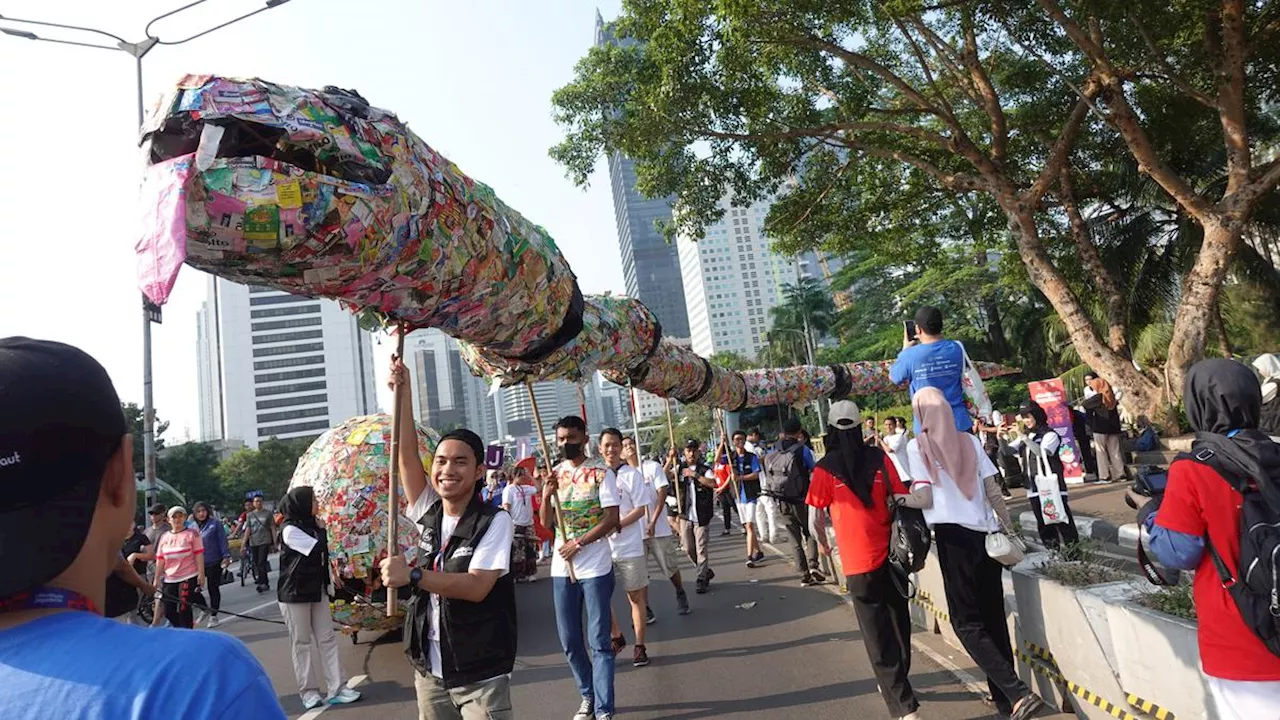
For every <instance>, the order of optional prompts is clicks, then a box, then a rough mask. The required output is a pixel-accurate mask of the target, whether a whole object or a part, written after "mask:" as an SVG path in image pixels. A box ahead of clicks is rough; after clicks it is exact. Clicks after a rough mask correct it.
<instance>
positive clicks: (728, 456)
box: [718, 410, 741, 503]
mask: <svg viewBox="0 0 1280 720" xmlns="http://www.w3.org/2000/svg"><path fill="white" fill-rule="evenodd" d="M718 414H719V415H720V437H721V438H722V440H721V442H723V443H724V459H725V460H726V461H727V462H728V463H729V482H730V483H732V485H733V501H734V502H735V503H736V502H738V498H739V497H741V496H740V495H738V470H737V466H736V465H734V464H733V445H732V443H730V442H729V424H728V423H727V422H725V419H724V411H723V410H721V411H719V413H718Z"/></svg>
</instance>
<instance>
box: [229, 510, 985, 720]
mask: <svg viewBox="0 0 1280 720" xmlns="http://www.w3.org/2000/svg"><path fill="white" fill-rule="evenodd" d="M718 525H719V524H718V523H716V525H713V528H716V527H718ZM711 549H712V566H713V567H714V568H715V569H716V574H717V577H716V580H715V581H714V582H713V583H712V586H711V592H710V593H708V594H706V595H696V594H693V593H692V584H693V583H692V567H691V566H686V568H685V573H684V575H685V578H686V580H688V581H689V587H690V600H691V603H692V605H693V613H692V614H691V615H688V616H680V615H677V614H676V606H675V595H674V591H673V590H672V588H671V585H670V583H669V582H667V581H666V580H662V581H661V582H654V583H653V584H651V585H650V592H651V595H652V597H651V600H650V604H651V605H652V607H653V609H654V612H655V613H657V615H658V622H657V623H656V624H654V625H651V626H649V638H648V642H647V646H648V650H649V656H650V659H651V660H652V664H651V665H649V666H648V667H644V668H635V667H632V665H631V654H630V653H631V648H630V647H628V648H627V649H626V650H624V651H623V653H622V654H621V655H619V657H618V660H617V678H616V688H617V691H616V692H617V706H618V715H619V716H620V717H626V718H636V719H637V720H639V719H642V718H652V719H656V718H663V719H666V720H693V719H695V718H794V717H805V718H809V719H812V720H823V719H827V718H830V719H832V720H834V719H835V718H840V719H841V720H843V719H845V718H850V717H857V718H867V719H868V720H870V719H874V718H887V717H889V715H888V712H887V711H886V709H885V706H884V703H883V701H882V700H881V699H880V696H879V693H878V692H877V690H876V683H875V679H874V677H873V675H872V673H871V669H870V664H869V662H868V660H867V655H866V651H865V649H864V648H863V645H862V640H861V636H860V634H859V632H858V627H857V621H856V619H855V618H854V615H853V612H852V610H851V609H850V608H849V607H848V606H847V604H845V603H844V602H842V601H841V599H840V598H838V597H836V596H835V595H833V594H832V593H830V592H829V591H828V590H826V589H823V588H801V587H800V584H799V580H798V578H797V577H796V574H795V571H794V569H793V568H792V566H791V565H790V564H789V563H788V562H787V561H786V560H785V559H783V558H780V557H775V556H771V557H770V558H769V559H768V561H767V563H766V564H765V566H763V567H760V568H757V569H748V568H746V567H745V566H744V564H743V559H744V558H743V555H744V550H743V538H742V537H741V535H739V534H737V532H736V531H735V533H734V534H733V535H732V536H728V537H720V536H718V535H717V536H715V537H713V538H712V544H711ZM782 549H783V550H786V549H787V548H786V546H785V545H784V546H783V548H782ZM542 570H543V574H544V577H543V578H542V579H540V580H539V581H538V582H536V583H533V584H530V585H520V586H517V591H518V594H517V598H518V603H519V614H520V617H519V626H520V655H519V658H518V660H517V662H516V668H515V672H514V674H513V676H512V702H513V705H514V707H515V714H516V717H517V718H520V719H521V720H569V719H570V718H571V717H572V716H573V713H574V711H575V710H576V709H577V706H578V702H579V698H578V695H577V692H576V690H575V686H574V683H573V679H572V676H571V674H570V672H569V668H568V666H567V665H566V664H565V661H564V655H563V654H562V652H561V650H560V645H559V641H558V639H557V637H556V630H555V619H554V614H553V611H552V599H551V583H550V582H549V580H548V579H547V578H546V577H545V573H546V568H545V567H544V568H543V569H542ZM650 574H651V576H655V575H656V570H655V569H654V568H653V566H652V564H651V567H650ZM225 587H226V588H227V590H228V593H227V597H226V599H225V600H224V607H226V608H227V609H231V610H234V611H236V612H245V611H250V612H248V613H247V614H252V615H255V616H260V617H263V618H268V619H273V620H278V619H279V612H278V611H277V610H276V609H275V607H274V606H272V605H270V604H267V605H265V607H260V606H263V605H264V604H265V603H269V602H270V601H271V600H273V599H274V597H273V596H274V593H271V594H268V595H265V596H261V595H258V594H256V593H255V592H254V590H253V588H252V587H248V588H243V589H242V588H240V587H239V586H238V585H232V586H225ZM748 603H755V605H754V606H751V607H750V608H740V607H738V606H740V605H745V604H748ZM625 605H626V600H625V597H624V596H623V594H622V592H621V590H619V591H618V594H617V595H616V596H615V598H614V608H615V611H616V612H618V613H619V617H620V618H623V617H629V616H628V615H626V614H625V613H626V608H625ZM624 627H626V628H627V635H628V639H629V640H633V639H634V636H633V635H632V633H631V632H630V629H629V623H628V622H625V621H624ZM219 630H220V631H221V632H226V633H229V634H232V635H235V636H236V637H239V638H240V639H241V640H242V641H244V642H245V643H246V644H247V645H248V646H249V647H250V649H251V650H252V651H253V653H254V654H255V655H256V656H257V657H258V659H259V660H260V661H261V662H262V664H263V666H264V667H265V668H266V669H267V672H268V673H269V674H270V676H271V679H272V682H273V683H274V685H275V687H276V688H277V690H278V691H279V694H280V702H281V704H282V705H283V706H284V708H285V710H286V712H287V713H289V716H290V717H291V718H297V717H301V716H302V715H303V712H302V706H301V703H300V702H299V700H298V696H297V693H296V688H295V687H294V679H293V670H292V665H291V664H290V661H289V647H288V638H287V635H286V633H285V630H284V627H283V626H282V625H276V624H269V623H265V622H255V621H252V620H235V621H231V622H224V624H223V625H222V626H221V628H220V629H219ZM359 639H360V642H359V643H358V644H357V643H353V642H351V640H350V639H348V638H346V637H345V636H340V647H341V652H342V668H343V672H344V674H345V675H346V676H347V677H349V678H352V680H353V681H358V682H359V685H358V686H357V687H358V689H359V690H360V691H361V692H362V693H364V698H363V699H362V700H361V701H360V702H358V703H355V704H353V705H349V706H341V707H332V708H326V709H324V711H323V713H321V715H322V716H323V717H324V720H342V718H352V719H354V718H361V717H366V718H367V717H370V716H375V717H378V718H388V719H392V718H396V719H399V718H403V719H404V720H412V719H414V718H416V717H417V712H416V706H415V703H414V694H413V682H412V671H411V670H410V668H409V665H408V662H407V661H406V660H405V658H404V655H403V651H402V649H401V645H400V643H399V642H398V638H397V639H395V640H396V641H394V642H393V641H390V639H388V638H383V639H376V638H373V637H365V636H363V635H362V636H361V637H360V638H359ZM912 680H913V683H914V684H915V686H916V689H917V694H918V696H919V697H920V700H921V713H922V714H923V715H925V717H928V718H930V720H960V719H961V718H964V719H969V718H994V717H997V716H996V715H995V713H994V711H993V710H992V709H991V708H990V706H988V705H985V704H984V703H983V702H982V701H981V699H979V698H978V697H977V696H976V695H974V694H972V693H971V692H970V691H968V690H967V689H966V688H965V687H964V686H963V685H962V684H960V683H959V682H957V681H956V679H955V678H954V677H953V676H952V675H951V674H950V673H948V672H946V671H945V670H944V669H943V668H942V667H940V666H939V665H937V664H935V663H933V662H932V661H931V660H930V659H929V658H927V657H925V656H924V655H922V654H921V653H919V652H917V653H914V655H913V659H912ZM316 714H317V713H316V711H311V712H310V713H307V714H306V717H307V719H308V720H310V719H311V718H314V717H316Z"/></svg>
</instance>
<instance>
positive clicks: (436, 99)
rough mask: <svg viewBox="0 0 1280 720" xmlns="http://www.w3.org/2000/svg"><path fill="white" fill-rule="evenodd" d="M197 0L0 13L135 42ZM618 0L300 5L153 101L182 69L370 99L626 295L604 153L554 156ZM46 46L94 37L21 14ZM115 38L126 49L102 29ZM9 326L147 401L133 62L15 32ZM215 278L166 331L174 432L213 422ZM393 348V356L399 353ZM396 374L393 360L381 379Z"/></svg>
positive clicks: (27, 4)
mask: <svg viewBox="0 0 1280 720" xmlns="http://www.w3.org/2000/svg"><path fill="white" fill-rule="evenodd" d="M183 4H186V3H185V2H184V1H183V0H163V1H157V0H131V1H130V2H128V3H103V2H87V1H84V0H38V1H32V0H0V15H3V16H7V17H10V18H22V19H27V20H41V21H46V22H57V23H63V24H73V25H82V26H88V27H93V28H97V29H100V30H105V31H107V32H110V33H112V34H114V35H118V36H120V37H123V38H124V39H126V40H130V41H135V42H136V41H137V40H140V39H142V37H143V36H144V28H145V27H146V24H147V22H148V21H149V20H150V19H151V18H153V17H156V16H157V15H161V14H163V13H166V12H168V11H170V10H173V9H175V8H177V7H180V6H182V5H183ZM620 5H621V2H620V0H599V2H587V1H585V0H537V1H534V0H454V1H453V2H441V1H440V0H366V2H363V3H359V4H357V3H352V2H344V1H342V0H291V1H290V2H288V3H287V4H285V5H283V6H280V7H277V8H274V9H272V10H269V11H267V12H264V13H261V14H259V15H257V16H255V17H252V18H249V19H247V20H244V21H243V22H241V23H238V24H236V25H233V26H230V27H228V28H224V29H222V30H219V31H217V32H215V33H213V34H211V35H209V36H206V37H203V38H200V39H197V40H193V41H191V42H190V43H187V44H184V45H178V46H163V45H161V46H157V47H156V48H155V49H154V50H153V51H152V52H151V53H150V54H149V55H148V56H147V57H146V58H145V60H144V65H143V83H144V93H145V98H146V100H147V105H148V107H150V105H151V104H152V103H153V102H154V100H155V99H156V98H157V97H158V96H159V95H160V94H161V92H162V91H163V90H164V89H166V88H167V87H169V86H170V85H171V84H172V83H173V82H174V81H176V80H177V79H178V78H179V77H181V76H182V75H184V74H186V73H211V74H219V75H228V76H256V77H262V78H265V79H268V80H271V81H274V82H279V83H283V84H290V85H299V86H303V87H322V86H325V85H336V86H339V87H343V88H351V89H355V90H358V91H359V92H360V93H361V94H362V95H363V96H364V97H365V98H366V99H367V100H369V102H370V103H372V104H373V105H375V106H378V107H382V108H386V109H388V110H391V111H392V112H395V113H396V114H397V115H398V116H399V117H400V118H401V119H402V120H404V121H406V122H407V123H408V124H409V126H410V128H412V129H413V130H414V131H415V132H416V133H417V134H418V135H419V136H421V137H422V138H423V139H424V140H425V141H426V142H427V143H428V144H430V145H431V146H433V147H434V148H436V149H437V150H438V151H440V152H442V153H444V154H445V155H446V156H447V157H449V158H450V159H452V160H453V161H454V162H455V163H457V164H458V166H459V167H460V168H462V170H463V171H464V172H466V173H468V174H469V175H471V176H472V177H474V178H476V179H478V180H481V181H483V182H485V183H488V184H489V185H490V186H492V187H493V188H494V190H495V191H496V192H497V194H498V196H499V197H501V198H502V199H503V200H504V201H505V202H506V203H507V204H509V205H510V206H511V207H513V208H516V209H517V210H519V211H520V212H521V213H522V214H524V215H525V216H526V217H528V218H529V219H531V220H532V221H534V222H536V223H538V224H540V225H542V226H543V227H545V228H547V230H548V231H549V232H550V233H551V235H552V236H553V237H554V238H555V240H556V243H557V244H558V245H559V247H560V248H561V250H562V251H563V252H564V254H565V256H566V257H567V258H568V260H569V263H570V265H571V267H572V268H573V269H574V272H575V273H576V274H577V276H578V279H579V284H580V285H581V286H582V289H583V291H584V292H588V293H600V292H605V291H613V292H614V293H615V294H621V293H622V292H623V291H624V288H623V280H622V268H621V260H620V258H619V254H618V241H617V228H616V226H615V224H614V217H613V200H612V197H611V195H610V192H609V183H608V174H607V170H606V167H605V163H604V160H603V159H601V160H600V162H599V163H598V164H597V168H596V172H595V174H594V175H593V176H592V178H591V186H590V188H589V189H588V190H586V191H584V190H582V189H580V188H578V187H575V186H574V185H573V184H572V183H570V182H569V181H568V180H567V179H565V175H564V172H563V169H562V168H561V167H560V166H558V165H557V164H556V163H555V162H553V161H552V160H551V158H550V157H549V156H548V155H547V149H548V148H549V147H551V146H552V145H554V144H555V143H557V142H559V140H560V139H561V138H562V137H563V131H562V130H561V129H560V127H559V126H557V125H556V124H555V122H554V121H553V120H552V116H551V104H550V97H551V93H552V92H553V91H554V90H555V89H556V88H558V87H561V86H563V85H564V84H566V83H567V82H569V81H570V80H571V79H572V77H573V66H574V64H575V63H576V62H577V61H578V59H579V58H580V57H582V55H584V54H585V53H586V51H587V48H588V47H590V45H591V42H592V36H593V32H594V23H595V11H596V8H597V7H599V9H600V11H601V13H602V14H603V15H604V17H605V18H606V19H611V18H613V17H615V16H616V15H617V14H618V12H619V6H620ZM261 6H262V3H261V2H260V1H259V0H208V1H207V2H205V3H204V4H203V5H201V6H199V7H197V8H193V9H192V10H191V11H188V12H186V13H183V14H182V15H179V16H175V17H173V18H170V19H166V20H163V21H161V22H158V23H156V24H155V25H154V26H153V27H152V33H153V34H154V35H156V36H158V37H160V38H161V39H162V40H166V39H168V40H178V39H181V38H184V37H187V36H189V35H192V34H195V33H198V32H200V31H202V30H204V29H206V28H209V27H212V26H214V25H217V24H219V23H220V22H224V21H225V20H228V19H230V18H233V17H236V16H238V15H241V14H243V13H245V12H248V11H250V10H253V9H256V8H258V7H261ZM0 25H8V26H10V27H18V28H22V29H26V30H31V31H34V32H36V33H37V34H39V35H41V36H43V37H50V38H59V39H66V40H77V41H96V40H97V39H96V38H95V37H94V36H85V35H77V34H71V33H66V32H62V31H57V30H48V29H45V28H38V27H31V26H25V25H9V24H8V23H4V22H3V21H0ZM101 40H104V41H106V42H112V41H110V40H107V39H106V38H101ZM0 68H4V71H3V72H0V98H3V100H0V103H2V104H0V337H4V336H9V335H26V336H30V337H36V338H42V339H48V340H57V341H60V342H65V343H69V344H71V345H75V346H77V347H79V348H81V349H83V350H85V351H86V352H88V353H89V354H90V355H92V356H94V357H95V358H97V360H98V361H99V362H101V363H102V364H103V366H104V367H106V369H107V372H108V373H110V375H111V379H112V381H113V382H114V383H115V386H116V390H117V392H118V393H119V394H120V398H121V400H122V401H125V402H137V403H138V404H139V405H141V404H142V378H143V372H142V313H141V309H140V308H141V306H140V303H141V300H140V295H139V292H138V290H137V283H136V273H135V256H134V253H133V246H134V243H135V241H136V236H137V230H138V227H139V218H140V217H141V215H140V209H139V206H138V202H137V191H138V182H139V179H140V177H141V169H142V159H141V157H140V155H139V153H138V150H137V124H136V122H137V109H136V102H135V68H134V62H133V58H132V57H130V56H129V55H128V54H126V53H124V52H108V51H104V50H93V49H88V48H79V47H73V46H69V45H57V44H53V43H44V42H32V41H30V40H25V39H20V38H14V37H10V36H7V35H0ZM205 277H206V276H205V275H204V274H203V273H201V272H199V271H197V270H195V269H194V268H191V267H186V268H184V269H183V271H182V273H181V274H180V275H179V277H178V283H177V286H176V287H175V289H174V292H173V294H172V295H171V296H170V299H169V302H168V304H167V305H166V306H165V307H164V322H163V324H162V325H158V326H153V332H152V343H153V355H152V357H153V368H154V370H153V371H154V382H153V391H154V397H155V407H156V411H157V414H158V416H159V417H160V419H161V420H168V421H170V423H171V427H170V430H169V432H168V433H167V435H166V438H167V439H168V440H169V442H170V443H173V442H177V441H181V440H182V439H184V438H194V437H195V436H196V435H197V434H198V432H199V402H198V398H197V385H196V322H195V320H196V312H197V311H198V310H199V308H200V304H201V303H202V302H203V301H204V300H205V297H204V296H205V285H206V282H205ZM385 349H386V343H385V342H384V344H383V347H382V348H381V349H380V350H381V352H379V355H382V354H383V353H384V352H385ZM381 370H382V368H380V367H379V368H378V371H379V376H381V374H382V373H381Z"/></svg>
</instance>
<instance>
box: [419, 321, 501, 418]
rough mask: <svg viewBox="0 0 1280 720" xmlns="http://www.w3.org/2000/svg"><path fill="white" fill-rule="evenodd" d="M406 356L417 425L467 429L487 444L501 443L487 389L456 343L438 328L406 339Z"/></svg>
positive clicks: (420, 331) (423, 331) (422, 331)
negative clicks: (464, 360)
mask: <svg viewBox="0 0 1280 720" xmlns="http://www.w3.org/2000/svg"><path fill="white" fill-rule="evenodd" d="M404 356H405V363H406V366H407V367H408V368H409V374H410V376H411V377H412V379H413V381H412V386H413V409H414V416H415V419H416V420H417V421H418V422H420V423H422V424H424V425H427V426H429V427H433V428H435V429H436V430H440V431H441V432H443V431H445V430H452V429H454V428H457V427H466V428H469V429H471V430H473V431H475V432H476V433H477V434H479V435H480V437H482V438H484V439H485V440H486V441H488V440H496V439H498V423H497V417H496V413H495V411H494V405H493V402H492V400H491V399H490V398H489V397H488V390H489V389H488V385H487V384H486V383H485V381H484V380H482V379H480V378H478V377H476V376H474V375H472V374H471V371H470V370H469V369H468V368H467V366H466V364H465V363H463V362H462V355H461V353H460V352H459V350H458V341H457V340H455V339H453V338H452V337H450V336H448V335H446V334H444V333H443V332H441V331H440V330H437V329H435V328H428V329H426V330H418V331H415V332H412V333H410V334H409V336H408V337H406V338H405V344H404Z"/></svg>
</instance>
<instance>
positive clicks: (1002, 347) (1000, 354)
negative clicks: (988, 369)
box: [982, 295, 1012, 362]
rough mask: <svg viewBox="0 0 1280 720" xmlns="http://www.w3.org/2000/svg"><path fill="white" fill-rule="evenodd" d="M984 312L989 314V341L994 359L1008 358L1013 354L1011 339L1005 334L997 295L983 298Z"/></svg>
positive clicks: (996, 360) (997, 360)
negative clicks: (1010, 344) (1010, 345)
mask: <svg viewBox="0 0 1280 720" xmlns="http://www.w3.org/2000/svg"><path fill="white" fill-rule="evenodd" d="M982 314H983V315H986V316H987V342H988V343H990V346H991V355H992V357H991V359H992V361H995V362H999V361H1001V360H1006V359H1008V357H1009V356H1010V355H1011V354H1012V353H1011V352H1010V350H1009V340H1008V339H1007V338H1005V336H1004V321H1003V320H1001V318H1000V304H999V303H997V302H996V299H995V297H993V296H990V295H988V296H987V297H984V298H982Z"/></svg>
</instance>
